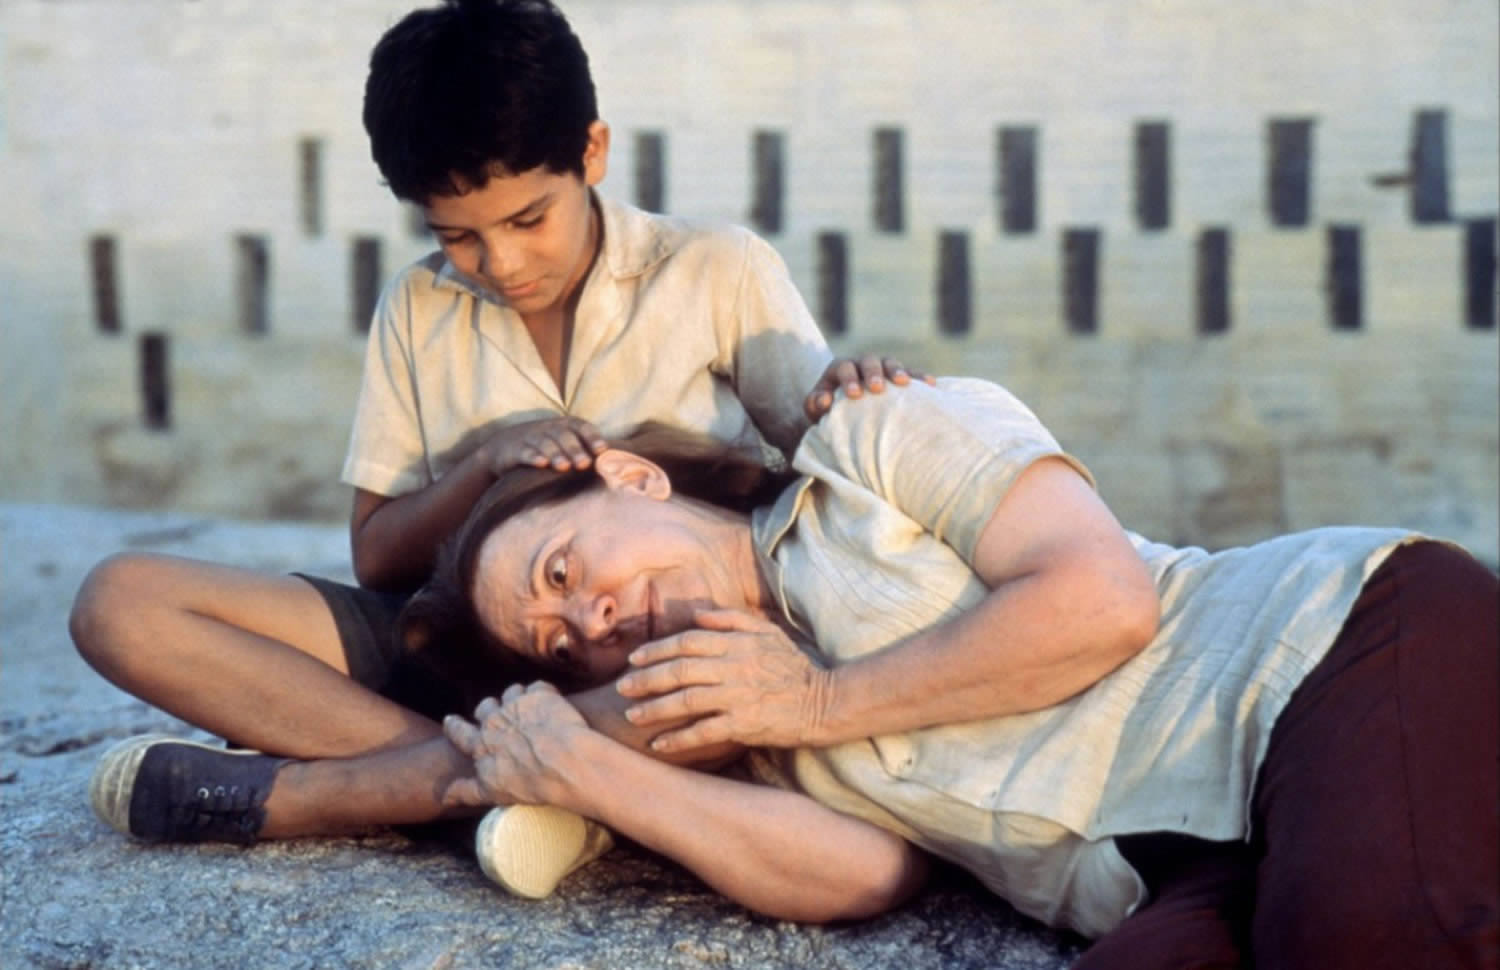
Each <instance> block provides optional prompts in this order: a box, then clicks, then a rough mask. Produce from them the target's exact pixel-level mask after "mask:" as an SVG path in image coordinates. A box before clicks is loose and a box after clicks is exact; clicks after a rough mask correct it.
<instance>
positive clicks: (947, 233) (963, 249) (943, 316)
mask: <svg viewBox="0 0 1500 970" xmlns="http://www.w3.org/2000/svg"><path fill="white" fill-rule="evenodd" d="M971 293H972V288H971V283H970V274H969V234H968V233H966V232H962V231H958V230H944V231H943V232H942V233H940V234H939V235H938V276H937V324H938V332H939V333H944V334H949V335H957V334H965V333H968V332H969V330H970V328H971V327H972V326H973V322H974V321H973V298H972V295H971Z"/></svg>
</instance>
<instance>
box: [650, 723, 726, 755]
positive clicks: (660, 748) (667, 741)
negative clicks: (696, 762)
mask: <svg viewBox="0 0 1500 970" xmlns="http://www.w3.org/2000/svg"><path fill="white" fill-rule="evenodd" d="M731 733H732V732H730V730H729V719H728V718H725V717H705V718H703V719H702V720H698V721H694V722H693V723H692V724H689V725H688V726H687V727H682V728H678V729H676V730H675V731H664V732H663V733H661V734H658V735H657V736H656V737H654V738H652V739H651V750H652V751H657V752H660V753H662V754H675V753H677V752H679V751H692V750H693V749H695V748H703V747H707V746H709V745H714V744H723V743H724V742H725V741H730V740H733V739H732V737H731Z"/></svg>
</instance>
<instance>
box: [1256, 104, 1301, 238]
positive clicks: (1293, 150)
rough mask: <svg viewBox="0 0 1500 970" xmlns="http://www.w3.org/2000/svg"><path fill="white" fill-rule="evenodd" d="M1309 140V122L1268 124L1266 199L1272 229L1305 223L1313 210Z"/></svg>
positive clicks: (1279, 121) (1274, 122) (1278, 121)
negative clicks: (1273, 227)
mask: <svg viewBox="0 0 1500 970" xmlns="http://www.w3.org/2000/svg"><path fill="white" fill-rule="evenodd" d="M1312 136H1313V123H1312V122H1311V121H1309V120H1306V119H1282V120H1277V121H1272V122H1271V125H1270V129H1269V132H1268V135H1267V139H1268V141H1269V142H1270V144H1269V153H1268V154H1269V163H1268V164H1267V166H1266V181H1267V185H1266V198H1267V200H1268V201H1269V207H1270V216H1271V224H1272V225H1275V226H1305V225H1307V223H1308V220H1309V218H1310V212H1311V209H1312Z"/></svg>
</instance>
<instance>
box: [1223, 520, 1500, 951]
mask: <svg viewBox="0 0 1500 970" xmlns="http://www.w3.org/2000/svg"><path fill="white" fill-rule="evenodd" d="M1497 594H1500V583H1497V582H1496V578H1495V576H1494V575H1493V574H1491V573H1490V572H1489V571H1488V570H1487V569H1485V568H1484V567H1482V566H1480V565H1478V564H1477V563H1475V562H1474V561H1473V560H1472V559H1470V558H1469V557H1468V556H1467V555H1465V554H1464V553H1462V552H1459V551H1457V550H1454V549H1452V548H1450V547H1447V546H1444V545H1440V544H1438V543H1419V544H1416V545H1410V546H1405V547H1402V548H1401V549H1398V550H1397V551H1396V552H1395V553H1394V554H1393V555H1392V556H1391V558H1390V559H1389V560H1387V562H1386V563H1385V564H1384V565H1383V566H1382V567H1381V568H1380V569H1379V570H1377V571H1376V573H1375V574H1374V575H1373V576H1372V577H1371V579H1370V581H1369V582H1368V583H1367V584H1366V586H1365V590H1364V592H1363V594H1362V595H1361V597H1360V599H1359V602H1358V603H1357V604H1356V605H1355V609H1354V611H1353V612H1352V613H1351V614H1350V616H1349V619H1348V620H1347V621H1346V622H1345V624H1344V628H1343V631H1342V632H1341V633H1340V635H1339V639H1338V640H1337V641H1336V642H1335V644H1334V647H1333V649H1332V650H1331V651H1330V652H1329V654H1328V656H1327V657H1326V658H1325V659H1324V660H1323V661H1322V662H1321V663H1320V664H1319V665H1318V667H1317V668H1316V669H1315V670H1314V671H1313V673H1312V674H1311V675H1309V677H1308V678H1307V680H1306V681H1305V682H1304V683H1303V684H1302V685H1301V686H1300V687H1299V688H1298V690H1297V693H1296V694H1295V695H1294V696H1293V698H1292V701H1291V703H1290V704H1289V705H1288V706H1287V708H1286V710H1285V711H1284V712H1283V714H1282V716H1281V718H1280V719H1279V720H1278V722H1277V725H1276V728H1275V730H1274V732H1273V733H1272V736H1271V746H1270V749H1269V751H1268V753H1267V756H1266V760H1265V763H1264V764H1263V765H1262V768H1261V776H1260V778H1259V779H1258V781H1257V784H1256V792H1255V804H1254V809H1255V813H1254V819H1255V825H1256V829H1257V832H1256V835H1255V840H1256V842H1257V845H1258V847H1259V848H1260V850H1261V851H1262V852H1263V855H1262V856H1261V862H1260V865H1259V872H1258V887H1257V893H1256V911H1255V916H1254V924H1253V934H1254V936H1253V938H1254V951H1255V959H1256V962H1257V964H1258V965H1263V966H1307V967H1313V966H1315V967H1323V968H1329V970H1337V968H1339V967H1349V968H1360V970H1369V968H1380V967H1391V968H1393V970H1394V968H1401V970H1406V968H1413V967H1422V968H1427V970H1436V968H1460V967H1462V968H1479V967H1487V968H1493V967H1496V966H1497V965H1500V813H1497V800H1500V776H1497V763H1500V697H1497V693H1500V690H1497V685H1500V629H1497V613H1496V605H1497Z"/></svg>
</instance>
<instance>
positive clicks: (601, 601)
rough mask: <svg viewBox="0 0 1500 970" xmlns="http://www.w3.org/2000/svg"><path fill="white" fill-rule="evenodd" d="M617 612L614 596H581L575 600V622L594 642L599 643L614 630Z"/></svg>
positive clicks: (580, 631)
mask: <svg viewBox="0 0 1500 970" xmlns="http://www.w3.org/2000/svg"><path fill="white" fill-rule="evenodd" d="M617 613H618V610H617V609H616V607H615V600H614V597H612V596H590V597H582V596H580V597H575V598H574V601H573V624H574V625H575V626H576V627H578V632H579V633H582V634H583V635H584V637H585V638H586V639H588V640H590V641H592V642H596V643H597V642H598V641H600V640H603V639H604V638H605V637H607V636H609V635H610V634H611V633H613V632H614V629H615V621H616V619H617Z"/></svg>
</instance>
